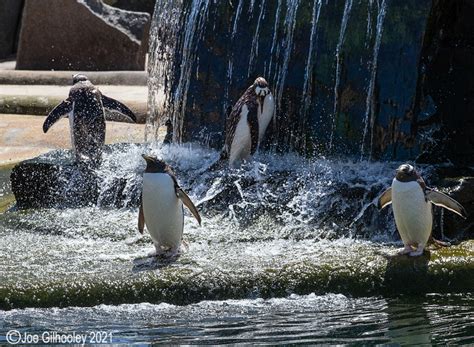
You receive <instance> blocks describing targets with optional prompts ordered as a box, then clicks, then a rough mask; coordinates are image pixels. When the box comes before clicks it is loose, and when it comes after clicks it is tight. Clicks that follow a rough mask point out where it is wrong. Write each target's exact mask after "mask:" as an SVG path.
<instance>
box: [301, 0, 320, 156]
mask: <svg viewBox="0 0 474 347" xmlns="http://www.w3.org/2000/svg"><path fill="white" fill-rule="evenodd" d="M321 6H322V0H315V1H314V4H313V15H312V20H311V37H310V43H309V49H308V59H307V60H306V67H305V75H304V76H305V77H304V85H303V98H302V106H301V111H300V112H301V118H300V128H301V129H305V128H306V118H307V112H308V109H309V107H310V102H311V93H312V85H313V80H312V71H313V65H314V56H315V55H316V51H315V45H316V42H317V29H318V22H319V15H320V13H321ZM302 138H306V137H305V136H302ZM303 146H304V147H306V146H305V145H304V144H303Z"/></svg>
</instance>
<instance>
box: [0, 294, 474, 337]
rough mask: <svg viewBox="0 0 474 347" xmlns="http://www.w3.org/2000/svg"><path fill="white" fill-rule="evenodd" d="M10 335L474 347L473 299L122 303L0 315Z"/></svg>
mask: <svg viewBox="0 0 474 347" xmlns="http://www.w3.org/2000/svg"><path fill="white" fill-rule="evenodd" d="M0 317H1V322H2V323H1V326H0V342H2V343H5V342H6V340H5V334H6V332H7V331H8V330H11V329H16V330H18V331H20V332H21V333H24V332H29V333H37V334H42V333H43V331H58V332H61V333H72V332H73V331H74V332H76V333H88V332H90V331H98V330H99V331H105V332H108V333H110V332H111V333H112V342H114V343H146V344H148V343H180V344H186V343H191V344H192V343H200V344H204V343H206V344H221V343H261V344H275V343H285V344H287V343H324V344H361V345H362V344H380V343H395V344H401V345H407V344H443V345H444V344H449V343H452V344H470V343H474V296H473V295H472V293H468V294H458V295H449V294H446V295H438V294H428V295H426V296H423V297H399V298H388V299H386V298H381V297H366V298H350V297H346V296H344V295H341V294H326V295H322V296H317V295H314V294H310V295H305V296H298V295H290V296H289V297H287V298H276V299H269V300H263V299H246V300H225V301H202V302H199V303H197V304H192V305H186V306H175V305H169V304H165V303H163V304H158V305H152V304H148V303H142V304H131V305H130V304H124V305H118V306H108V305H99V306H94V307H87V308H81V307H68V308H64V309H58V308H46V309H24V310H11V311H1V312H0Z"/></svg>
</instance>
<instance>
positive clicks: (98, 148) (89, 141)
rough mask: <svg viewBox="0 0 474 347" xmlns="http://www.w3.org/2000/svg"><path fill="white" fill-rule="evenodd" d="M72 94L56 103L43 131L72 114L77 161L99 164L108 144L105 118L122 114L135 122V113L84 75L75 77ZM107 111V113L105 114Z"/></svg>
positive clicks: (72, 137) (70, 123)
mask: <svg viewBox="0 0 474 347" xmlns="http://www.w3.org/2000/svg"><path fill="white" fill-rule="evenodd" d="M72 80H73V86H72V88H71V89H70V91H69V97H68V98H67V99H66V100H64V101H62V102H61V103H60V104H59V105H57V106H56V107H55V108H54V109H53V110H52V111H51V112H50V113H49V114H48V116H47V117H46V120H45V121H44V123H43V132H45V133H46V132H47V131H48V130H49V128H51V126H52V125H53V124H54V123H56V122H57V121H58V120H59V119H61V118H63V117H69V128H70V129H69V130H70V134H71V144H72V148H73V150H74V153H75V157H76V162H79V163H87V164H88V165H92V166H97V165H99V164H100V162H101V157H102V148H103V146H104V143H105V120H106V116H107V119H108V120H116V117H115V116H116V115H115V114H114V113H115V112H116V113H119V114H121V115H123V116H125V118H126V119H127V120H129V121H131V122H134V123H136V121H137V119H136V117H135V114H134V113H133V112H132V111H131V110H130V109H129V108H128V107H127V106H125V105H124V104H122V103H121V102H119V101H117V100H115V99H112V98H109V97H107V96H105V95H103V94H102V93H101V92H100V91H99V89H97V88H96V87H95V86H94V85H93V84H92V83H91V82H90V81H89V79H88V78H87V76H85V75H82V74H76V75H74V76H73V79H72ZM106 111H107V113H106Z"/></svg>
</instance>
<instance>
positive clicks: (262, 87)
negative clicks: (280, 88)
mask: <svg viewBox="0 0 474 347" xmlns="http://www.w3.org/2000/svg"><path fill="white" fill-rule="evenodd" d="M274 113H275V100H274V98H273V95H272V93H271V91H270V89H269V87H268V83H267V81H266V80H265V79H264V78H263V77H258V78H257V79H256V80H255V82H254V83H253V84H252V85H251V86H250V87H249V88H248V89H247V90H246V91H245V93H244V94H243V95H242V96H241V97H240V99H239V100H238V101H237V103H236V104H235V105H234V107H233V108H232V111H231V112H230V114H229V116H228V118H227V122H226V135H225V144H224V148H223V150H222V152H221V159H229V164H230V166H232V167H238V166H239V165H240V164H241V162H242V161H243V160H248V159H249V158H250V156H251V155H253V154H254V153H255V151H256V150H257V148H258V146H259V144H260V143H261V141H262V139H263V136H264V134H265V130H266V129H267V127H268V124H269V123H270V121H271V119H272V118H273V116H274Z"/></svg>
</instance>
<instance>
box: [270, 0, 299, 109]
mask: <svg viewBox="0 0 474 347" xmlns="http://www.w3.org/2000/svg"><path fill="white" fill-rule="evenodd" d="M299 4H300V0H288V3H287V7H286V16H285V22H284V31H283V40H282V41H281V43H280V44H281V48H282V51H283V61H282V64H281V66H279V67H278V66H277V68H276V69H275V75H274V78H273V80H274V81H276V87H275V89H276V100H277V109H279V108H280V106H281V100H282V97H283V90H284V87H285V80H286V75H287V73H288V64H289V62H290V55H291V51H292V49H293V33H294V30H295V25H296V13H297V11H298V6H299Z"/></svg>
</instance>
